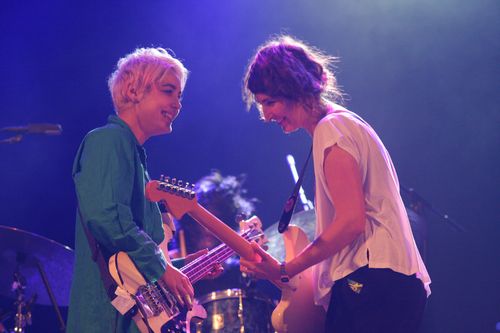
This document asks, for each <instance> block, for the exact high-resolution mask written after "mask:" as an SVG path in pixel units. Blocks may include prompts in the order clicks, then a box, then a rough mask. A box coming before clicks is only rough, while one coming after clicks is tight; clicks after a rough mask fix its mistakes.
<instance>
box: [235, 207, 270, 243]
mask: <svg viewBox="0 0 500 333" xmlns="http://www.w3.org/2000/svg"><path fill="white" fill-rule="evenodd" d="M247 230H251V233H250V237H249V239H248V240H253V241H255V242H256V243H257V244H259V245H260V246H266V244H267V243H268V241H269V240H268V239H267V237H266V235H265V234H264V232H263V231H262V221H261V220H260V218H258V217H257V216H255V215H254V216H252V217H250V218H249V219H248V220H242V221H240V231H242V232H245V231H247Z"/></svg>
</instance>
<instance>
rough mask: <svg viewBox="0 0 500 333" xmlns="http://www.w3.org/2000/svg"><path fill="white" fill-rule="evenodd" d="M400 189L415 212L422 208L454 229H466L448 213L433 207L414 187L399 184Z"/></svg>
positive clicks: (420, 210)
mask: <svg viewBox="0 0 500 333" xmlns="http://www.w3.org/2000/svg"><path fill="white" fill-rule="evenodd" d="M401 191H402V192H403V193H405V194H406V195H407V196H408V199H409V200H410V207H411V208H413V209H414V210H415V211H416V212H417V213H420V212H422V210H423V209H424V208H426V209H427V210H428V211H430V212H431V213H433V214H434V215H435V216H436V217H438V218H439V220H441V221H442V222H444V223H446V224H447V225H449V226H450V227H452V228H453V229H454V230H455V231H460V232H466V231H467V229H466V228H465V227H464V226H462V225H461V224H460V223H458V222H456V221H455V220H454V219H452V218H451V217H450V216H449V215H448V214H446V213H441V212H440V211H438V210H437V209H436V208H434V207H433V206H432V205H431V204H430V203H429V202H428V201H427V200H425V199H424V198H422V196H420V195H419V194H418V193H417V192H415V189H414V188H412V187H409V188H406V187H404V186H401Z"/></svg>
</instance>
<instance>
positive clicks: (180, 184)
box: [177, 179, 183, 187]
mask: <svg viewBox="0 0 500 333" xmlns="http://www.w3.org/2000/svg"><path fill="white" fill-rule="evenodd" d="M182 183H183V181H182V179H179V180H178V181H177V186H179V187H182Z"/></svg>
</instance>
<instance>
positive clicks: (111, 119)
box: [108, 114, 147, 167]
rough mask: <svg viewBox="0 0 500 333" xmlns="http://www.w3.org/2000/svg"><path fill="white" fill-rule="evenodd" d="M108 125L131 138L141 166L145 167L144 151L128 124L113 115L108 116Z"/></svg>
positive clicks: (145, 157)
mask: <svg viewBox="0 0 500 333" xmlns="http://www.w3.org/2000/svg"><path fill="white" fill-rule="evenodd" d="M108 124H115V125H118V126H120V127H122V128H123V129H125V130H126V131H127V133H128V134H129V135H130V137H131V138H133V140H134V142H135V145H136V146H137V150H138V151H139V155H140V157H141V161H142V164H143V165H144V167H146V159H147V156H146V150H145V149H144V147H143V146H142V145H141V144H140V143H139V141H138V140H137V138H136V137H135V135H134V132H132V130H131V129H130V127H129V126H128V124H127V123H126V122H124V121H123V119H121V118H120V117H118V116H116V115H114V114H112V115H109V117H108Z"/></svg>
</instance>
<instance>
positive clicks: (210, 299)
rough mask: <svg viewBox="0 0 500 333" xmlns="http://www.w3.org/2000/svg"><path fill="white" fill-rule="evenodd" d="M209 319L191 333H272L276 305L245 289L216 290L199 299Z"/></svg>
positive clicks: (199, 324)
mask: <svg viewBox="0 0 500 333" xmlns="http://www.w3.org/2000/svg"><path fill="white" fill-rule="evenodd" d="M198 302H199V304H201V305H203V307H204V308H205V310H206V311H207V319H205V320H203V321H202V322H200V323H196V324H192V325H191V330H190V331H191V333H195V332H196V333H209V332H210V333H222V332H224V333H233V332H234V333H271V332H274V330H273V328H272V325H271V314H272V312H273V310H274V307H275V305H274V303H273V302H272V300H271V299H269V298H267V297H266V296H263V295H259V294H255V293H250V292H245V291H244V290H241V289H227V290H221V291H214V292H211V293H209V294H207V295H204V296H202V297H200V298H199V299H198Z"/></svg>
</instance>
